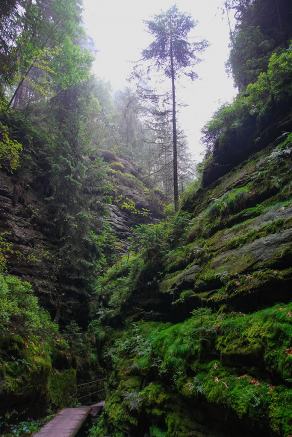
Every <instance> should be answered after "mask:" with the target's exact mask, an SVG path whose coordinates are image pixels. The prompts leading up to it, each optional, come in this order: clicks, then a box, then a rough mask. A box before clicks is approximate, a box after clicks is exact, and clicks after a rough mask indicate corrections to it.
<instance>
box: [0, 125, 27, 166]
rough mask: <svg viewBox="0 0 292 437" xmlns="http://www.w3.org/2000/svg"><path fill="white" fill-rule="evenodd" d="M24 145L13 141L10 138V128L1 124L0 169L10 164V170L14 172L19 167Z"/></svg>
mask: <svg viewBox="0 0 292 437" xmlns="http://www.w3.org/2000/svg"><path fill="white" fill-rule="evenodd" d="M22 148H23V146H22V144H20V143H19V142H18V141H16V140H13V139H12V138H10V136H9V129H8V127H7V126H6V125H5V124H3V123H0V168H1V163H2V165H3V163H4V165H7V164H8V168H10V170H12V171H14V170H16V169H17V168H18V167H19V159H20V153H21V151H22Z"/></svg>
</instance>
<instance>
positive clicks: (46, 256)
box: [0, 171, 57, 312]
mask: <svg viewBox="0 0 292 437" xmlns="http://www.w3.org/2000/svg"><path fill="white" fill-rule="evenodd" d="M30 182H31V181H30ZM45 217H46V207H45V202H44V199H43V194H42V193H41V192H38V191H37V190H35V189H33V188H32V187H31V185H30V183H29V181H26V182H24V181H23V179H21V177H16V176H11V175H9V174H7V173H5V172H4V171H1V172H0V232H1V234H2V235H3V236H4V238H5V240H6V241H8V242H10V243H12V250H11V253H10V254H9V258H8V269H9V273H11V274H13V275H16V276H19V277H21V278H23V279H25V280H27V281H29V282H31V283H32V284H33V285H34V289H35V292H36V294H37V295H38V297H39V299H40V301H41V302H42V304H43V305H44V306H46V307H47V308H49V309H50V310H51V311H52V312H53V311H54V307H55V305H54V300H55V299H56V293H57V284H56V278H55V272H54V259H55V258H56V256H57V244H56V243H57V242H56V241H53V240H52V239H50V223H49V222H48V221H47V222H46V221H45Z"/></svg>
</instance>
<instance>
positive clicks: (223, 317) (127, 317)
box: [93, 134, 292, 437]
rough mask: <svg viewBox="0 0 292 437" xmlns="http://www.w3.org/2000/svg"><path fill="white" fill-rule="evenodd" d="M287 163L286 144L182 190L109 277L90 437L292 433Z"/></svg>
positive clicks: (287, 140)
mask: <svg viewBox="0 0 292 437" xmlns="http://www.w3.org/2000/svg"><path fill="white" fill-rule="evenodd" d="M291 158H292V136H291V134H285V135H284V136H283V137H281V138H280V139H278V140H277V141H276V142H275V143H274V144H270V145H268V146H267V147H266V148H265V149H263V150H262V151H260V152H258V153H257V154H254V155H252V156H250V157H249V159H248V160H246V161H245V162H243V163H241V164H240V165H238V166H237V167H236V168H234V169H233V170H232V171H230V172H229V173H227V174H226V175H225V176H223V177H222V178H221V179H218V180H217V181H216V183H213V185H211V186H209V187H207V188H200V189H199V190H194V191H192V192H189V193H188V195H187V196H186V197H185V199H184V201H183V205H182V209H181V211H180V212H179V214H178V215H177V216H175V217H174V218H172V219H171V220H170V221H169V222H166V223H165V224H164V225H163V224H160V225H159V228H157V229H156V232H154V233H153V238H152V242H149V243H148V245H145V247H143V246H141V251H140V253H137V254H136V255H134V254H133V255H132V256H131V257H129V258H126V257H124V258H123V259H122V260H120V261H119V263H118V264H117V265H116V266H114V267H112V268H111V269H110V270H109V271H108V272H107V273H106V274H105V276H104V278H103V279H102V281H101V282H100V289H99V298H100V301H99V308H98V310H99V323H100V327H102V326H103V327H104V332H105V334H104V335H105V338H106V340H105V344H104V346H103V349H102V352H103V359H104V366H105V368H106V369H107V372H108V381H109V383H108V395H107V400H106V404H105V405H106V406H105V412H104V414H103V418H102V420H101V424H100V426H99V427H96V430H95V432H96V433H95V434H94V432H93V435H94V436H95V435H96V436H99V435H105V434H111V433H114V432H117V430H121V429H122V430H123V432H124V434H122V435H141V436H142V435H145V434H147V435H150V436H158V435H159V436H160V435H163V436H166V437H168V436H169V437H171V436H175V435H177V436H189V435H195V436H200V437H201V436H202V437H203V436H213V435H225V436H235V435H236V436H246V435H249V436H287V437H288V436H290V435H291V433H292V422H291V418H292V411H291V405H292V390H291V374H292V373H291V370H292V369H291V362H292V361H291V350H292V349H291V348H292V344H291V338H292V325H291V320H292V319H291V310H292V307H291V303H289V302H290V301H291V286H292V269H291V261H292V251H291V247H292V244H291V243H292V198H291V195H292V185H291V164H292V159H291ZM157 235H158V237H157ZM141 430H142V432H141ZM143 433H144V434H143Z"/></svg>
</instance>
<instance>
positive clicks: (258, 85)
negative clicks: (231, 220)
mask: <svg viewBox="0 0 292 437" xmlns="http://www.w3.org/2000/svg"><path fill="white" fill-rule="evenodd" d="M291 83H292V48H291V47H290V48H288V49H286V50H283V51H282V52H279V53H273V54H272V56H271V57H270V60H269V64H268V68H267V71H266V72H262V73H260V75H259V76H258V78H257V80H256V81H255V82H254V83H251V84H249V85H248V86H247V88H246V89H245V90H244V91H243V92H241V93H240V94H239V95H238V96H237V97H236V98H235V100H234V101H233V103H231V104H226V105H223V106H222V107H221V108H220V109H219V110H218V111H217V112H216V113H215V115H214V117H213V118H212V119H211V120H210V121H209V122H208V123H207V125H206V126H205V127H204V129H203V141H204V142H205V144H206V147H207V157H208V159H206V160H205V169H204V172H203V184H205V185H208V184H210V183H211V182H213V181H214V180H216V179H217V178H218V177H220V176H222V175H223V174H224V173H226V171H228V170H229V169H230V166H232V165H236V164H238V163H239V162H241V161H242V160H243V159H245V158H246V157H247V156H248V155H249V154H250V153H251V152H252V151H254V150H257V149H258V148H260V147H262V146H263V145H266V143H265V142H264V143H263V144H261V138H260V133H261V132H262V131H263V130H264V129H266V128H268V127H269V126H270V125H271V124H272V123H273V122H274V121H275V120H276V119H277V118H279V117H281V116H282V115H283V114H285V113H286V112H287V109H288V108H289V102H290V101H291V98H292V86H291ZM279 133H281V132H278V134H279ZM273 135H274V136H275V135H277V133H276V134H275V133H274V134H273ZM273 139H274V138H271V139H270V140H269V141H271V140H273Z"/></svg>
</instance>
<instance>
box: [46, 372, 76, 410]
mask: <svg viewBox="0 0 292 437" xmlns="http://www.w3.org/2000/svg"><path fill="white" fill-rule="evenodd" d="M76 390H77V386H76V370H75V369H67V370H63V371H62V372H61V371H58V370H55V371H54V372H52V373H51V375H50V376H49V380H48V395H49V399H50V401H51V402H52V404H53V405H54V406H55V407H58V408H62V407H68V406H70V405H74V404H75V403H76V401H77V399H76Z"/></svg>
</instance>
